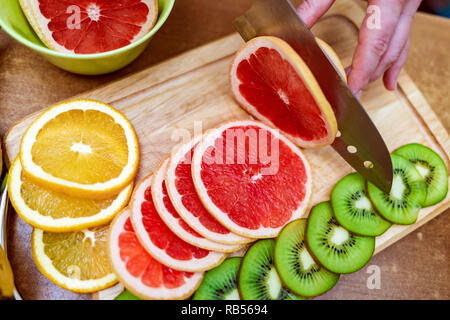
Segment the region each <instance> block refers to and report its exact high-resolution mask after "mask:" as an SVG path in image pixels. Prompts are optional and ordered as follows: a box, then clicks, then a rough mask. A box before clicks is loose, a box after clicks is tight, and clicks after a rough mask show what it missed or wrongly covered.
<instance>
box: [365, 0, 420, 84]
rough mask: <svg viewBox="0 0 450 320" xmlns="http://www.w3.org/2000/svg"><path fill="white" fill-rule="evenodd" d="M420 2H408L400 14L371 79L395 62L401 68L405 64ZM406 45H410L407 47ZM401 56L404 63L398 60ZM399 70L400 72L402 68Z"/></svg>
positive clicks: (415, 0) (378, 75)
mask: <svg viewBox="0 0 450 320" xmlns="http://www.w3.org/2000/svg"><path fill="white" fill-rule="evenodd" d="M420 2H421V1H420V0H413V1H409V2H408V3H407V4H406V6H405V8H404V9H403V12H402V14H401V16H400V21H399V23H398V25H397V28H396V30H395V32H394V35H393V36H392V39H391V42H390V44H389V47H388V49H387V50H386V53H385V54H384V55H383V57H382V58H381V60H380V62H379V63H378V66H377V68H376V70H375V71H374V73H373V75H372V77H371V79H370V81H373V80H376V79H378V78H379V77H380V76H381V75H382V74H383V73H385V71H386V70H388V69H389V68H390V67H391V66H392V65H394V64H395V65H396V68H398V67H400V68H401V67H402V66H403V64H404V62H405V59H406V55H407V52H408V48H409V34H410V32H411V25H412V20H413V17H414V14H415V12H416V11H417V8H418V6H419V4H420ZM405 46H408V47H407V48H405ZM400 58H402V59H403V62H402V64H399V61H398V60H399V59H400ZM397 71H398V72H400V70H397ZM395 83H396V79H395ZM386 88H387V89H390V90H393V89H395V86H394V87H392V86H389V88H388V87H386Z"/></svg>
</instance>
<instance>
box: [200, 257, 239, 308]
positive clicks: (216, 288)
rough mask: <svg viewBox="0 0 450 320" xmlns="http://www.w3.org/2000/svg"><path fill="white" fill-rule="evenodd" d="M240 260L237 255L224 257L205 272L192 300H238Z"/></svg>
mask: <svg viewBox="0 0 450 320" xmlns="http://www.w3.org/2000/svg"><path fill="white" fill-rule="evenodd" d="M241 260H242V258H239V257H235V258H229V259H226V260H225V261H224V262H222V263H221V264H220V265H219V266H217V267H215V268H214V269H211V270H209V271H208V272H206V274H205V277H204V278H203V281H202V283H201V284H200V287H198V289H197V291H196V292H195V295H194V300H240V297H239V291H238V289H237V276H238V272H239V266H240V265H241Z"/></svg>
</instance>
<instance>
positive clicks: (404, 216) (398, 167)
mask: <svg viewBox="0 0 450 320" xmlns="http://www.w3.org/2000/svg"><path fill="white" fill-rule="evenodd" d="M391 159H392V168H393V170H394V175H393V180H392V187H391V191H390V193H389V194H387V193H385V192H383V191H381V190H380V189H378V188H377V187H376V186H375V185H374V184H372V183H370V182H368V183H367V191H368V193H369V197H370V199H371V200H372V203H373V205H374V206H375V208H376V209H377V211H378V212H379V213H380V215H382V216H383V217H384V218H385V219H386V220H389V221H391V222H393V223H397V224H413V223H414V222H416V220H417V217H418V215H419V211H420V209H421V208H422V204H423V203H424V201H425V198H426V196H427V187H426V184H425V181H424V179H423V177H422V176H421V175H420V174H419V172H418V171H417V170H416V168H415V167H414V165H413V164H412V163H411V162H409V161H408V160H406V159H405V158H402V157H401V156H398V155H395V154H392V155H391Z"/></svg>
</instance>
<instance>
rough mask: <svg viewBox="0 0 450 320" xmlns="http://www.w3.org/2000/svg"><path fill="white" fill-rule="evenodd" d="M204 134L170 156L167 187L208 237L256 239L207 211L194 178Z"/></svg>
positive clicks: (174, 201)
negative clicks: (196, 152) (193, 165)
mask: <svg viewBox="0 0 450 320" xmlns="http://www.w3.org/2000/svg"><path fill="white" fill-rule="evenodd" d="M201 137H202V136H198V137H196V138H195V139H193V140H191V141H190V142H188V143H186V144H184V145H182V146H181V147H180V148H178V149H177V150H176V151H175V152H173V153H172V154H171V156H170V162H169V164H168V166H167V170H166V186H167V191H168V193H169V196H170V199H171V200H172V204H173V206H174V207H175V209H176V210H177V212H178V213H179V214H180V216H181V218H182V219H183V220H184V221H186V222H187V224H188V225H190V226H191V227H192V228H193V229H194V230H195V231H197V232H198V233H199V234H201V235H202V236H204V237H206V238H208V239H211V240H213V241H216V242H220V243H228V244H233V243H238V244H245V243H248V242H249V241H253V240H252V239H249V238H245V237H242V236H240V235H237V234H235V233H233V232H231V231H230V230H228V229H227V228H225V227H224V226H223V225H222V224H220V223H219V222H218V221H217V219H216V218H215V217H214V216H213V215H211V213H209V212H208V210H206V208H205V207H204V206H203V203H202V202H201V200H200V198H199V197H198V195H197V191H196V190H195V185H194V181H193V180H192V169H191V162H192V155H193V153H194V148H195V146H196V145H197V144H198V143H199V142H200V140H201ZM233 251H234V250H233Z"/></svg>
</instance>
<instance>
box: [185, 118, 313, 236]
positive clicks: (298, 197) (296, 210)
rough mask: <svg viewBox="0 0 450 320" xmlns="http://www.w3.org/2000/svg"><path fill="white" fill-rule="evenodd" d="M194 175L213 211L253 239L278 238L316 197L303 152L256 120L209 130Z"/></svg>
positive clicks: (200, 146) (196, 155) (194, 162)
mask: <svg viewBox="0 0 450 320" xmlns="http://www.w3.org/2000/svg"><path fill="white" fill-rule="evenodd" d="M192 177H193V180H194V184H195V187H196V190H197V193H198V195H199V197H200V199H201V201H202V203H203V205H204V206H205V207H206V208H207V209H208V211H209V212H210V213H211V214H212V215H213V216H214V217H215V218H216V219H217V220H218V221H220V223H222V224H223V225H224V226H226V227H227V228H228V229H230V230H231V231H233V232H235V233H237V234H240V235H242V236H245V237H252V238H272V237H275V236H277V235H278V233H279V232H280V231H281V229H282V228H283V226H285V225H286V224H287V223H289V222H290V221H292V220H294V219H298V218H301V217H302V216H303V215H304V213H305V209H306V207H307V205H308V202H309V200H310V198H311V193H312V178H311V169H310V166H309V164H308V161H307V160H306V158H305V156H304V155H303V153H302V152H301V151H300V149H299V148H297V147H296V146H295V145H294V144H293V143H292V142H291V141H290V140H289V139H287V138H286V137H284V136H283V135H281V134H280V133H279V132H278V130H274V129H271V128H270V127H268V126H266V125H265V124H263V123H261V122H257V121H251V120H242V121H232V122H228V123H225V124H222V125H221V126H219V127H217V128H216V129H213V130H210V131H209V132H207V133H206V134H205V135H204V136H203V139H202V141H201V142H200V143H199V144H198V145H197V147H196V148H195V152H194V156H193V159H192Z"/></svg>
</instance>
